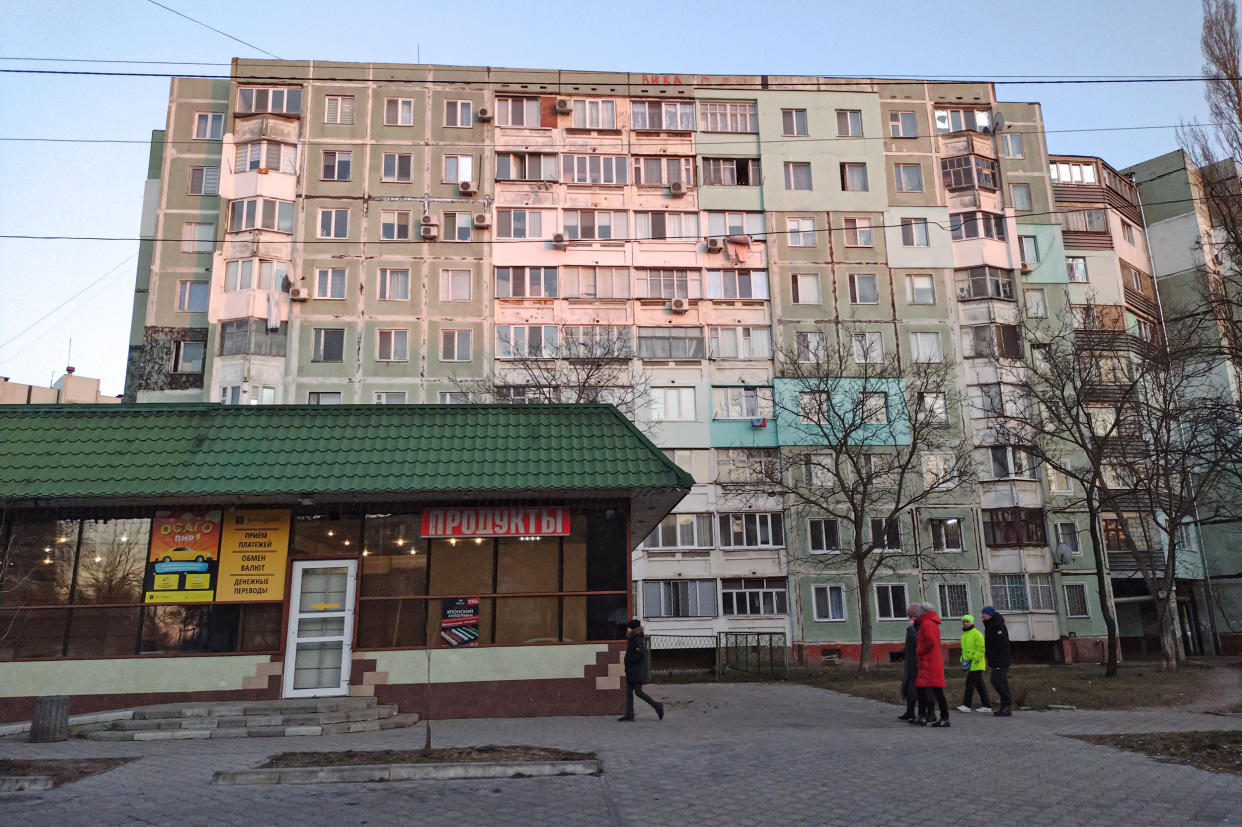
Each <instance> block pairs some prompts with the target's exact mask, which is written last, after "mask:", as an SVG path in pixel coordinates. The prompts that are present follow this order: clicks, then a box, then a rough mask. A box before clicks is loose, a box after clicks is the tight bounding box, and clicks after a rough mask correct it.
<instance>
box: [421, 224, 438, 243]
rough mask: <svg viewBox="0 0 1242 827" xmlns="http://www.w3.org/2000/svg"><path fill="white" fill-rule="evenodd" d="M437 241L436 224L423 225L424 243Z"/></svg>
mask: <svg viewBox="0 0 1242 827" xmlns="http://www.w3.org/2000/svg"><path fill="white" fill-rule="evenodd" d="M435 240H436V226H435V225H434V224H424V225H423V241H435Z"/></svg>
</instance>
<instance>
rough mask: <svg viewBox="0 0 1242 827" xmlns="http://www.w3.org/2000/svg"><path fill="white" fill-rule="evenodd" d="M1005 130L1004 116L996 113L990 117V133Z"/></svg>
mask: <svg viewBox="0 0 1242 827" xmlns="http://www.w3.org/2000/svg"><path fill="white" fill-rule="evenodd" d="M1004 128H1005V116H1004V115H1002V114H1001V113H999V112H997V113H995V114H994V115H992V131H993V132H1000V131H1001V130H1002V129H1004Z"/></svg>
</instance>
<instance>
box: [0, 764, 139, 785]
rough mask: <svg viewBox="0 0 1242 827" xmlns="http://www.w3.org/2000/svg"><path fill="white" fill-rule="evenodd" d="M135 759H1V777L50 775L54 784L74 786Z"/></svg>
mask: <svg viewBox="0 0 1242 827" xmlns="http://www.w3.org/2000/svg"><path fill="white" fill-rule="evenodd" d="M133 760H134V759H133V758H47V759H41V760H24V759H18V758H11V759H10V758H0V775H50V776H51V777H52V784H53V785H54V786H57V787H59V786H60V785H61V784H72V783H73V782H74V781H81V780H82V779H83V778H86V777H87V776H91V775H98V774H99V773H101V772H107V771H108V770H111V769H115V768H116V767H119V766H121V765H122V764H125V763H128V762H130V761H133Z"/></svg>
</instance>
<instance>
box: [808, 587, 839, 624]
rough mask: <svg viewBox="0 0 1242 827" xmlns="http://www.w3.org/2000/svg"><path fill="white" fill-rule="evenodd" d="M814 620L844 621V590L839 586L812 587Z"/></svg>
mask: <svg viewBox="0 0 1242 827" xmlns="http://www.w3.org/2000/svg"><path fill="white" fill-rule="evenodd" d="M811 592H812V595H813V597H814V600H815V619H816V620H818V621H829V620H845V589H844V588H843V587H841V586H812V587H811Z"/></svg>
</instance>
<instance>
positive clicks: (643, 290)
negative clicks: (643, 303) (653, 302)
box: [638, 270, 703, 299]
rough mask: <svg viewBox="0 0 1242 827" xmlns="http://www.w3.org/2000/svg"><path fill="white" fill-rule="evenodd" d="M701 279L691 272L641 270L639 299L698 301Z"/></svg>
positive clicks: (639, 274) (639, 272) (696, 273)
mask: <svg viewBox="0 0 1242 827" xmlns="http://www.w3.org/2000/svg"><path fill="white" fill-rule="evenodd" d="M702 296H703V293H702V289H701V284H700V277H699V274H698V272H697V271H696V272H695V273H694V274H693V275H691V273H690V271H689V270H639V271H638V297H639V298H642V299H698V298H702Z"/></svg>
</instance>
